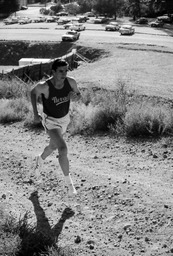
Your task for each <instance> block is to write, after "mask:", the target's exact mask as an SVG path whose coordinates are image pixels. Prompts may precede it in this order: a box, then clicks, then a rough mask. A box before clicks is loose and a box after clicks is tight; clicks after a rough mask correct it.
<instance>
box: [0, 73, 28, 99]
mask: <svg viewBox="0 0 173 256" xmlns="http://www.w3.org/2000/svg"><path fill="white" fill-rule="evenodd" d="M30 88H31V85H30V84H29V83H28V84H26V83H24V82H23V81H22V80H18V79H17V78H15V77H13V78H12V79H11V78H5V79H3V80H0V99H2V98H3V99H4V98H5V99H12V98H21V97H26V98H27V99H29V97H30V94H29V91H30Z"/></svg>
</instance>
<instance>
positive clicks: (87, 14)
mask: <svg viewBox="0 0 173 256" xmlns="http://www.w3.org/2000/svg"><path fill="white" fill-rule="evenodd" d="M84 15H85V16H86V17H95V14H94V13H93V12H86V13H84Z"/></svg>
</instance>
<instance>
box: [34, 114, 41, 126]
mask: <svg viewBox="0 0 173 256" xmlns="http://www.w3.org/2000/svg"><path fill="white" fill-rule="evenodd" d="M41 121H42V116H41V115H40V114H38V115H35V116H34V123H36V124H39V123H41Z"/></svg>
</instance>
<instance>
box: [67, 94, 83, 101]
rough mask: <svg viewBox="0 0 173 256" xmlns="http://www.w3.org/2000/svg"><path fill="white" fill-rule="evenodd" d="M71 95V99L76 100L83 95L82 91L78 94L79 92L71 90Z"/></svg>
mask: <svg viewBox="0 0 173 256" xmlns="http://www.w3.org/2000/svg"><path fill="white" fill-rule="evenodd" d="M69 95H70V99H71V100H74V101H76V100H79V99H80V97H81V96H80V93H79V94H78V93H76V92H70V93H69Z"/></svg>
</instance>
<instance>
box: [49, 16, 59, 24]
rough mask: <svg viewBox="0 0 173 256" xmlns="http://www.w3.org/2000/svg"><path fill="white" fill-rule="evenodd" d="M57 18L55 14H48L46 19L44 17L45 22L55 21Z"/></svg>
mask: <svg viewBox="0 0 173 256" xmlns="http://www.w3.org/2000/svg"><path fill="white" fill-rule="evenodd" d="M58 19H59V18H58V17H56V16H49V17H47V19H46V22H49V23H50V22H56V21H57V20H58Z"/></svg>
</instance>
